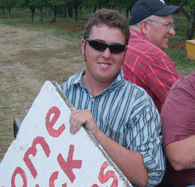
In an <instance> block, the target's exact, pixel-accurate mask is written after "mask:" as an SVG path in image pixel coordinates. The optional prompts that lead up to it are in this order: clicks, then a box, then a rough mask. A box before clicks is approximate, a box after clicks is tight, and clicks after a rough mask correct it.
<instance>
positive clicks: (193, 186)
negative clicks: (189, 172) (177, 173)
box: [186, 184, 195, 187]
mask: <svg viewBox="0 0 195 187" xmlns="http://www.w3.org/2000/svg"><path fill="white" fill-rule="evenodd" d="M186 187H195V185H193V184H192V185H189V186H186Z"/></svg>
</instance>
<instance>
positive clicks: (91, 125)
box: [70, 110, 99, 135]
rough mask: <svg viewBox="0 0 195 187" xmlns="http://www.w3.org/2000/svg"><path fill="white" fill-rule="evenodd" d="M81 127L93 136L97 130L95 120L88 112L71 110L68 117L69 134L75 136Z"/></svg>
mask: <svg viewBox="0 0 195 187" xmlns="http://www.w3.org/2000/svg"><path fill="white" fill-rule="evenodd" d="M82 125H86V128H87V129H88V130H89V131H91V133H92V134H93V135H94V134H95V133H96V132H97V131H98V130H99V128H98V126H97V124H96V121H95V119H94V118H93V116H92V114H91V112H90V111H89V110H73V111H72V112H71V116H70V132H71V133H72V134H75V133H76V132H77V131H79V129H80V128H81V126H82Z"/></svg>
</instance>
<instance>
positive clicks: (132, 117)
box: [61, 70, 165, 186]
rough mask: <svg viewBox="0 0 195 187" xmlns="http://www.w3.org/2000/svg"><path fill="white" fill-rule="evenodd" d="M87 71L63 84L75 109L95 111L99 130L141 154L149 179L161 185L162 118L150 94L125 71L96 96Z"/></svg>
mask: <svg viewBox="0 0 195 187" xmlns="http://www.w3.org/2000/svg"><path fill="white" fill-rule="evenodd" d="M82 75H83V71H80V72H78V73H76V74H74V75H72V76H71V77H70V78H69V79H68V80H67V82H65V83H64V84H62V85H61V88H62V90H63V91H64V93H65V95H66V96H67V97H68V99H69V100H70V102H71V103H72V105H73V106H74V108H75V109H88V110H90V111H91V113H92V115H93V117H94V119H95V120H96V122H97V125H98V127H99V129H100V130H101V131H102V132H104V133H105V134H106V135H107V136H108V137H110V138H111V139H113V140H114V141H116V142H118V143H119V144H121V145H122V146H124V147H125V148H127V149H129V150H134V151H138V152H139V153H141V155H142V157H143V160H144V164H145V167H146V168H147V171H148V175H149V180H148V186H155V185H156V184H158V183H159V182H160V181H161V179H162V177H163V175H164V170H165V163H164V156H163V152H162V137H161V135H160V132H161V119H160V116H159V113H158V110H157V109H156V107H155V105H154V103H153V101H152V99H151V98H150V96H149V95H148V94H147V93H146V91H145V90H144V89H142V88H140V87H138V86H137V85H135V84H132V83H131V82H129V81H126V80H124V77H123V73H122V70H121V72H120V73H119V75H118V77H117V78H116V79H115V80H114V81H113V82H112V84H111V85H110V86H108V87H107V88H106V89H105V90H104V91H103V92H102V93H100V94H98V95H96V96H93V95H92V94H91V93H90V91H89V90H87V89H86V88H85V86H84V85H83V83H82Z"/></svg>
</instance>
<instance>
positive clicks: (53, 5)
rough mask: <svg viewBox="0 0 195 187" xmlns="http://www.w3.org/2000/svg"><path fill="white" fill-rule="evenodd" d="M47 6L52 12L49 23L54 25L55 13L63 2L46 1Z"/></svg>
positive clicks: (60, 0)
mask: <svg viewBox="0 0 195 187" xmlns="http://www.w3.org/2000/svg"><path fill="white" fill-rule="evenodd" d="M47 4H48V6H49V7H50V8H51V10H52V12H53V14H52V21H51V22H52V23H55V22H56V16H57V11H58V10H59V8H60V7H61V6H62V5H63V4H64V1H63V0H47Z"/></svg>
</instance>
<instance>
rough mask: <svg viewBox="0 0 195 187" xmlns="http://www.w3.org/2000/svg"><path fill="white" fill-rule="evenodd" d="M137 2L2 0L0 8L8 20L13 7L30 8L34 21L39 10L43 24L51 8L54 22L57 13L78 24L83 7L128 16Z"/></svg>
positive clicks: (110, 0) (119, 0) (115, 0)
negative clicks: (104, 9)
mask: <svg viewBox="0 0 195 187" xmlns="http://www.w3.org/2000/svg"><path fill="white" fill-rule="evenodd" d="M135 2H136V0H131V1H126V0H0V8H1V9H2V10H3V16H4V10H5V9H7V10H8V18H9V17H10V13H11V9H12V8H13V7H22V8H29V9H30V10H31V13H32V16H31V20H32V21H33V17H34V14H35V10H39V13H40V21H41V22H42V21H43V9H44V8H49V9H50V10H51V11H52V15H53V18H52V22H55V21H56V16H57V13H58V14H60V13H63V14H65V15H66V16H68V15H71V16H72V18H73V23H76V22H77V16H78V14H79V12H80V11H81V7H85V8H87V9H91V10H92V11H95V10H96V9H99V8H102V7H106V8H113V9H125V10H126V14H127V16H128V13H129V10H130V9H131V7H132V5H133V4H134V3H135ZM59 12H60V13H59Z"/></svg>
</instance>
